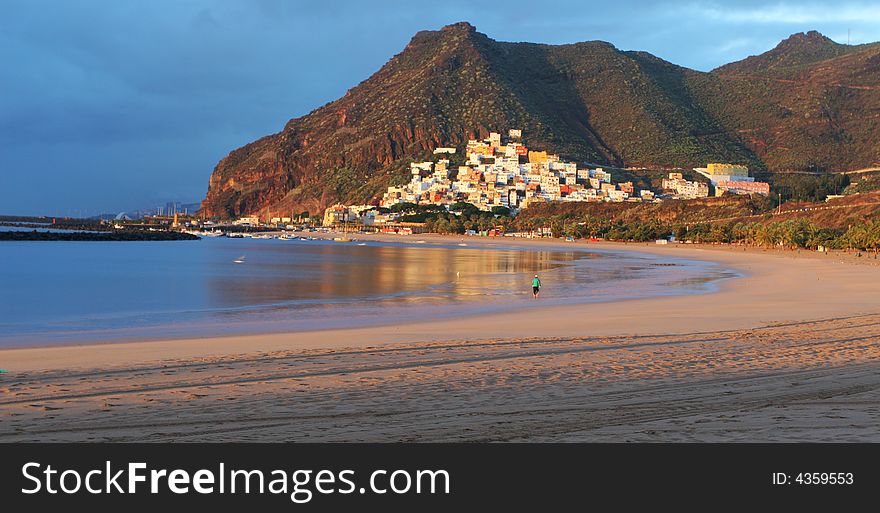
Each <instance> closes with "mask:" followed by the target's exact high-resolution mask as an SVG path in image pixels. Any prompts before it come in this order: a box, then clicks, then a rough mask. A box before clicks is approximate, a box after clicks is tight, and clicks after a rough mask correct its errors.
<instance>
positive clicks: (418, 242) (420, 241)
mask: <svg viewBox="0 0 880 513" xmlns="http://www.w3.org/2000/svg"><path fill="white" fill-rule="evenodd" d="M424 243H425V241H423V240H417V241H416V244H424Z"/></svg>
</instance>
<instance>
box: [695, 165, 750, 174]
mask: <svg viewBox="0 0 880 513" xmlns="http://www.w3.org/2000/svg"><path fill="white" fill-rule="evenodd" d="M706 172H707V173H708V174H710V175H723V176H749V168H747V167H746V166H741V165H739V164H719V163H712V164H707V165H706Z"/></svg>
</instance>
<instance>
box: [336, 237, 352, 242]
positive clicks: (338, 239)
mask: <svg viewBox="0 0 880 513" xmlns="http://www.w3.org/2000/svg"><path fill="white" fill-rule="evenodd" d="M333 241H334V242H351V239H349V238H348V237H333Z"/></svg>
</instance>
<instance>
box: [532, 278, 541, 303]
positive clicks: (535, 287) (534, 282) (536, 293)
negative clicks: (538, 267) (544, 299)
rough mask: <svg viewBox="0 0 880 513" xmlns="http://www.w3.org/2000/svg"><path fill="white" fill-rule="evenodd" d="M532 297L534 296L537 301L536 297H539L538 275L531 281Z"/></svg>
mask: <svg viewBox="0 0 880 513" xmlns="http://www.w3.org/2000/svg"><path fill="white" fill-rule="evenodd" d="M532 295H534V296H535V299H538V296H540V295H541V280H540V279H539V278H538V275H537V274H536V275H535V279H533V280H532Z"/></svg>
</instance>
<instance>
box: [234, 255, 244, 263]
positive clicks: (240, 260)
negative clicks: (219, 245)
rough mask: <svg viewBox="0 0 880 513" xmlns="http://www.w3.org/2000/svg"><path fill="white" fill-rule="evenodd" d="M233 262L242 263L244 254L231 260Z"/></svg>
mask: <svg viewBox="0 0 880 513" xmlns="http://www.w3.org/2000/svg"><path fill="white" fill-rule="evenodd" d="M233 263H236V264H243V263H244V255H242V256H240V257H238V258H236V259H235V260H233Z"/></svg>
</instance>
